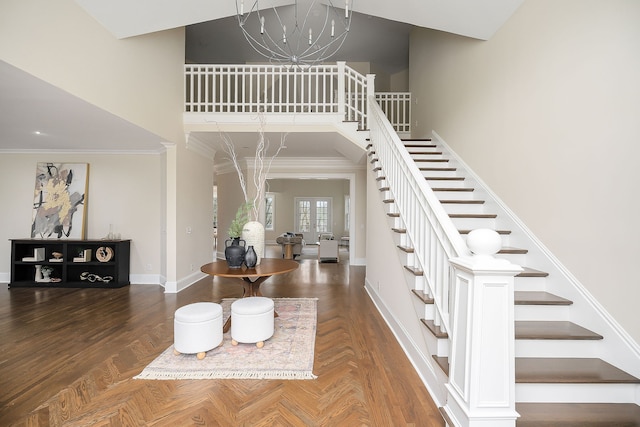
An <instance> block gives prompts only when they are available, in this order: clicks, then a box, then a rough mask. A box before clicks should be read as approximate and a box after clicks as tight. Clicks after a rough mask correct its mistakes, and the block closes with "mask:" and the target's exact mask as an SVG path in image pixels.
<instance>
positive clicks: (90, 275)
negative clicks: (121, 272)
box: [80, 271, 113, 283]
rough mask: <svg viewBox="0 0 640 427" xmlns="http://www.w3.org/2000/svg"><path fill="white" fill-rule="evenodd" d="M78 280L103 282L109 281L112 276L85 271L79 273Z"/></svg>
mask: <svg viewBox="0 0 640 427" xmlns="http://www.w3.org/2000/svg"><path fill="white" fill-rule="evenodd" d="M80 280H87V281H89V282H104V283H109V282H110V281H112V280H113V277H112V276H98V275H97V274H93V273H89V272H88V271H85V272H83V273H80Z"/></svg>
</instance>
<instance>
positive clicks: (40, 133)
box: [33, 130, 42, 135]
mask: <svg viewBox="0 0 640 427" xmlns="http://www.w3.org/2000/svg"><path fill="white" fill-rule="evenodd" d="M33 133H35V134H36V135H42V132H40V131H39V130H37V131H35V132H33Z"/></svg>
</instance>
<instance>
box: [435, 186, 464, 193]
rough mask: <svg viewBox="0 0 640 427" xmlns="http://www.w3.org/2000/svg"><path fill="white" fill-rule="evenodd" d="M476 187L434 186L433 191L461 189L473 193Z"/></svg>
mask: <svg viewBox="0 0 640 427" xmlns="http://www.w3.org/2000/svg"><path fill="white" fill-rule="evenodd" d="M473 190H474V189H473V188H469V187H432V188H431V191H460V192H468V193H471V192H472V191H473Z"/></svg>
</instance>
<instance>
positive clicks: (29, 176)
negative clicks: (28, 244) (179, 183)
mask: <svg viewBox="0 0 640 427" xmlns="http://www.w3.org/2000/svg"><path fill="white" fill-rule="evenodd" d="M162 157H163V156H161V155H105V154H55V153H51V154H6V153H3V154H1V155H0V181H1V182H3V183H4V184H3V185H1V186H0V199H1V200H5V201H8V203H6V204H5V206H4V209H3V214H2V219H3V220H2V227H0V241H2V242H4V243H3V244H2V245H0V281H3V282H8V281H9V277H10V273H11V266H10V260H11V245H10V243H9V242H8V239H24V238H29V237H30V236H31V220H32V214H33V209H32V206H33V195H34V189H35V173H36V164H37V163H38V162H68V163H89V190H88V192H87V203H86V206H85V208H86V210H87V218H86V224H87V230H86V237H87V238H88V239H101V238H103V237H106V235H107V234H108V233H109V225H110V224H113V227H114V231H115V232H116V233H120V234H121V236H122V238H123V239H131V271H130V273H131V276H132V277H131V278H132V281H134V282H137V283H158V280H159V279H158V278H159V276H160V274H161V263H162V261H163V260H162V259H161V257H160V250H159V247H160V241H161V232H162V226H161V223H160V219H161V216H160V215H159V214H158V210H159V209H160V208H161V199H162V194H161V193H162V188H161V187H162V186H161V181H162V180H161V163H162ZM114 165H117V168H116V167H114Z"/></svg>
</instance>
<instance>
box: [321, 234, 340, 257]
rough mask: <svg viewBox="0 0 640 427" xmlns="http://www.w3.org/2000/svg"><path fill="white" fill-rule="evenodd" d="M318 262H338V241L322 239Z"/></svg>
mask: <svg viewBox="0 0 640 427" xmlns="http://www.w3.org/2000/svg"><path fill="white" fill-rule="evenodd" d="M318 261H320V262H323V261H335V262H338V241H337V240H333V239H330V240H327V239H320V240H319V241H318Z"/></svg>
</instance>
